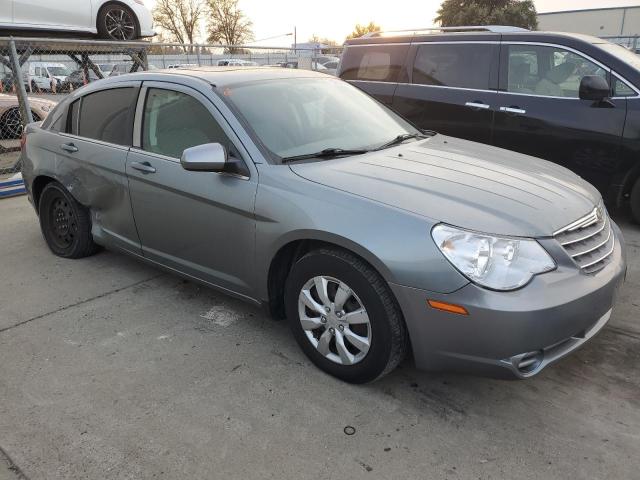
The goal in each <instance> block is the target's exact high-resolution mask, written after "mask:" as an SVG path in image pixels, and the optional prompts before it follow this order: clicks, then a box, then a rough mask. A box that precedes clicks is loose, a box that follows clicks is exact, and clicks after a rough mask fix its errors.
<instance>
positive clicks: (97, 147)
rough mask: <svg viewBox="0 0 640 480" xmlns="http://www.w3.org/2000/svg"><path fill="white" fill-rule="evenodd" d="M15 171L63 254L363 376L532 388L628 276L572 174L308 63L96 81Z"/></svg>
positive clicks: (609, 232)
mask: <svg viewBox="0 0 640 480" xmlns="http://www.w3.org/2000/svg"><path fill="white" fill-rule="evenodd" d="M22 159H23V162H24V163H23V164H24V172H23V173H24V178H25V182H26V186H27V189H28V191H29V196H30V199H31V201H32V203H33V205H34V207H35V209H36V212H37V213H38V215H39V218H40V225H41V228H42V232H43V235H44V238H45V240H46V242H47V244H48V246H49V248H50V249H51V250H52V252H53V253H55V254H56V255H59V256H62V257H65V258H80V257H84V256H87V255H91V254H92V253H94V252H96V250H97V249H98V246H104V247H107V248H109V249H114V250H119V251H122V252H125V253H127V254H130V255H133V256H135V257H137V258H139V259H140V260H143V261H146V262H149V263H151V264H153V265H157V266H158V267H162V268H165V269H167V270H169V271H172V272H175V273H177V274H180V275H182V276H184V277H186V278H189V279H193V280H195V281H198V282H201V283H204V284H206V285H210V286H212V287H214V288H217V289H220V290H222V291H224V292H227V293H229V294H231V295H234V296H237V297H240V298H243V299H245V300H247V301H249V302H253V303H255V304H257V305H263V306H265V307H266V308H268V309H269V311H270V312H271V313H272V314H273V315H274V316H275V317H281V318H287V319H288V321H289V323H290V326H291V330H292V332H293V336H294V337H295V339H296V340H297V342H298V343H299V345H300V347H301V348H302V350H303V351H304V352H305V354H306V355H308V357H309V358H310V359H311V360H312V361H313V362H314V363H315V364H316V365H317V366H318V367H320V368H321V369H323V370H325V371H326V372H328V373H330V374H332V375H335V376H336V377H339V378H341V379H343V380H346V381H349V382H354V383H360V382H367V381H372V380H374V379H376V378H378V377H380V376H382V375H384V374H386V373H388V372H390V371H391V370H393V369H394V368H395V367H396V366H397V365H398V364H399V363H400V362H401V361H402V360H403V358H405V356H407V355H408V354H409V352H412V354H413V358H414V360H415V363H416V364H417V365H418V367H420V368H424V369H430V370H437V369H450V370H461V371H466V372H470V371H472V372H476V373H481V374H487V375H493V376H502V377H510V378H526V377H530V376H532V375H535V374H537V373H538V372H540V371H541V370H542V369H543V368H544V367H545V366H546V365H548V364H550V363H552V362H554V361H556V360H558V359H560V358H561V357H563V356H565V355H567V354H569V353H570V352H572V351H574V350H575V349H576V348H578V347H580V346H581V345H582V344H584V343H585V342H586V341H587V340H589V339H590V338H591V337H593V336H594V335H595V334H597V333H598V332H599V331H600V330H601V329H602V328H603V326H604V325H605V324H606V323H607V321H608V319H609V317H610V315H611V309H612V307H613V303H614V298H615V294H616V290H617V288H618V287H619V285H620V284H621V282H622V281H623V279H624V276H625V272H626V266H625V252H624V243H623V239H622V235H621V233H620V230H619V229H618V227H617V226H616V225H615V223H614V222H613V221H612V220H611V219H610V218H609V216H608V215H607V212H606V210H605V208H604V206H603V205H602V200H601V198H600V195H599V194H598V192H597V191H596V190H595V189H594V188H593V187H592V186H591V185H589V184H588V183H586V182H584V181H583V180H582V179H580V178H579V177H578V176H576V175H574V174H573V173H571V172H570V171H568V170H566V169H564V168H562V167H560V166H557V165H554V164H551V163H548V162H545V161H542V160H539V159H535V158H531V157H527V156H523V155H519V154H516V153H513V152H509V151H505V150H501V149H497V148H493V147H490V146H486V145H480V144H477V143H473V142H468V141H464V140H459V139H455V138H450V137H446V136H443V135H438V134H436V133H435V132H423V131H419V130H417V129H416V128H414V127H413V126H412V125H410V124H409V123H407V122H406V121H404V120H403V119H402V118H400V117H398V116H397V115H396V114H394V113H393V112H391V111H390V110H389V109H388V108H387V107H385V106H383V105H382V104H380V103H378V102H377V101H375V100H373V99H372V98H370V97H369V96H367V95H366V94H364V93H362V92H361V91H359V90H358V89H356V88H354V87H352V86H350V85H349V84H347V83H345V82H342V81H341V80H338V79H335V78H332V77H329V76H327V75H322V74H319V73H315V72H309V71H302V70H290V69H280V68H273V69H270V68H253V67H248V68H243V69H234V68H207V69H198V68H194V69H185V70H179V69H178V70H171V71H164V72H163V71H155V72H148V73H144V72H143V73H136V74H131V75H124V76H118V77H112V78H109V79H107V80H101V81H99V82H95V83H92V84H90V85H88V86H87V87H84V88H82V89H80V90H78V91H76V92H74V93H73V94H72V95H70V96H69V97H68V98H66V99H65V100H64V101H63V102H61V103H60V105H59V106H58V107H57V108H56V109H55V110H54V111H53V112H52V113H51V114H50V115H49V117H48V118H47V120H46V121H45V122H44V123H42V124H32V125H29V126H28V128H27V129H26V139H25V148H24V150H23V153H22ZM96 273H97V274H98V273H99V272H96Z"/></svg>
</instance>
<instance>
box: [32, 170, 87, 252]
mask: <svg viewBox="0 0 640 480" xmlns="http://www.w3.org/2000/svg"><path fill="white" fill-rule="evenodd" d="M38 213H39V216H40V229H41V230H42V235H43V236H44V239H45V241H46V242H47V245H48V246H49V249H50V250H51V251H52V252H53V253H54V254H56V255H58V256H59V257H63V258H83V257H88V256H90V255H93V254H94V253H96V252H97V251H98V249H99V247H98V245H96V244H95V243H94V241H93V236H92V235H91V216H90V214H89V210H88V209H87V208H86V207H84V206H83V205H81V204H80V203H78V202H77V201H76V200H75V199H74V198H73V197H72V196H71V194H69V192H67V190H66V189H65V188H64V187H63V186H62V185H61V184H59V183H58V182H51V183H49V184H47V185H46V186H45V187H44V190H43V191H42V194H41V195H40V202H39V204H38Z"/></svg>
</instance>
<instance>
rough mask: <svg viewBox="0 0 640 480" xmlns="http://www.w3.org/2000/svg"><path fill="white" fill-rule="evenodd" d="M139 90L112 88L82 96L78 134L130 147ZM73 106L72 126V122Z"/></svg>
mask: <svg viewBox="0 0 640 480" xmlns="http://www.w3.org/2000/svg"><path fill="white" fill-rule="evenodd" d="M137 93H138V89H137V88H134V87H124V88H113V89H110V90H101V91H99V92H95V93H90V94H89V95H85V96H84V97H82V99H81V100H82V104H81V107H80V118H79V119H78V135H79V136H81V137H86V138H92V139H94V140H100V141H103V142H109V143H115V144H117V145H125V146H131V144H132V139H133V115H134V108H135V102H136V99H137ZM73 106H75V104H73V105H72V115H71V118H72V125H73V118H74V115H73Z"/></svg>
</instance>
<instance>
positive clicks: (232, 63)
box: [216, 58, 258, 67]
mask: <svg viewBox="0 0 640 480" xmlns="http://www.w3.org/2000/svg"><path fill="white" fill-rule="evenodd" d="M216 65H218V66H219V67H256V66H257V65H258V64H257V63H256V62H252V61H249V60H242V59H240V58H224V59H222V60H218V61H217V62H216Z"/></svg>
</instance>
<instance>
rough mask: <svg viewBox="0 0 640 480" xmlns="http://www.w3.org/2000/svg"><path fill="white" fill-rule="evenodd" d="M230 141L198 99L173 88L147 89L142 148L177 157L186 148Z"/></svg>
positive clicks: (225, 143) (226, 143)
mask: <svg viewBox="0 0 640 480" xmlns="http://www.w3.org/2000/svg"><path fill="white" fill-rule="evenodd" d="M205 143H220V144H222V145H224V146H225V147H227V149H230V148H231V145H230V143H231V142H230V141H229V139H228V137H227V136H226V135H225V133H224V131H223V130H222V128H221V127H220V125H219V124H218V122H217V121H216V120H215V119H214V118H213V116H212V115H211V113H209V111H208V110H207V109H206V108H205V107H204V105H202V104H201V103H200V102H199V101H198V100H196V99H195V98H193V97H192V96H190V95H187V94H185V93H181V92H176V91H173V90H163V89H158V88H150V89H149V91H148V93H147V101H146V102H145V107H144V119H143V124H142V149H143V150H145V151H147V152H152V153H158V154H160V155H165V156H167V157H173V158H180V157H181V156H182V152H184V151H185V150H186V149H187V148H191V147H195V146H197V145H203V144H205Z"/></svg>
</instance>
